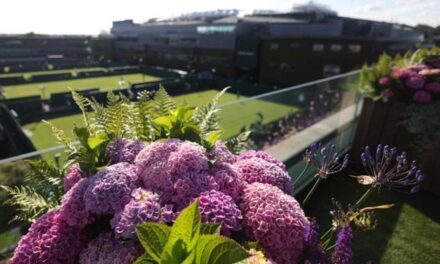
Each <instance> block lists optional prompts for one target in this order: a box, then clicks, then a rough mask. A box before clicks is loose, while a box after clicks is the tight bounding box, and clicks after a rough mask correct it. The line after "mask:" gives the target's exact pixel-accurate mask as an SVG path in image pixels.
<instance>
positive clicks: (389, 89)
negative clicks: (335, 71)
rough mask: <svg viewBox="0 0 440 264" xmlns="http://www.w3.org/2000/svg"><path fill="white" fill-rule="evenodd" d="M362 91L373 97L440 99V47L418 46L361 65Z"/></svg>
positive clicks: (414, 100) (415, 99)
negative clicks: (406, 51)
mask: <svg viewBox="0 0 440 264" xmlns="http://www.w3.org/2000/svg"><path fill="white" fill-rule="evenodd" d="M360 91H361V93H362V94H363V95H364V96H366V97H369V98H372V99H375V100H377V99H383V100H385V101H387V100H397V101H402V102H409V103H418V104H427V103H430V102H431V101H433V100H438V99H440V49H439V48H432V49H419V50H417V51H415V52H414V53H408V54H406V55H405V56H404V57H401V56H400V55H397V56H395V57H394V58H392V57H390V56H388V55H387V54H383V55H382V56H381V57H380V58H379V61H378V62H377V63H376V64H373V65H372V66H371V67H368V66H367V65H366V66H364V68H363V69H362V74H361V85H360Z"/></svg>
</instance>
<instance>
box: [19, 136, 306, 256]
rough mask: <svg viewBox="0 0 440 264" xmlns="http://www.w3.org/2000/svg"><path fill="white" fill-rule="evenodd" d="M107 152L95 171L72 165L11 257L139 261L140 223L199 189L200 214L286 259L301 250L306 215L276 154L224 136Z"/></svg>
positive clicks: (166, 214) (174, 208)
mask: <svg viewBox="0 0 440 264" xmlns="http://www.w3.org/2000/svg"><path fill="white" fill-rule="evenodd" d="M140 146H142V149H140V148H141V147H140ZM107 156H108V157H109V158H110V159H111V163H110V165H108V166H106V167H104V168H101V169H100V170H99V171H98V172H97V173H96V174H94V175H87V174H85V173H82V172H81V171H80V170H79V166H78V165H74V166H73V167H72V168H71V169H70V170H69V172H68V174H67V175H66V179H65V182H64V184H65V186H66V193H65V194H64V196H63V197H62V200H61V205H60V208H59V209H58V210H57V211H54V212H51V213H48V214H46V215H44V216H43V217H42V218H40V219H38V220H37V222H36V223H34V224H33V225H32V227H31V229H30V231H29V233H28V234H27V235H26V236H25V237H24V238H23V239H22V241H21V242H20V245H19V246H18V248H17V250H16V252H15V254H14V258H13V262H12V263H22V262H21V260H22V259H24V260H29V262H31V263H73V262H75V263H77V262H78V260H79V263H118V264H125V263H132V262H133V261H134V260H135V259H136V258H137V257H138V256H139V255H141V254H142V253H143V250H141V247H140V243H139V241H138V240H137V237H136V233H135V227H136V225H138V224H140V223H143V222H147V221H149V222H159V223H167V224H170V225H171V224H172V223H173V221H174V220H175V219H176V217H177V215H178V214H179V213H180V211H181V210H182V209H183V208H185V207H186V206H188V205H189V204H190V203H191V202H192V201H194V199H199V208H200V211H201V217H202V221H203V222H206V223H221V224H222V228H221V233H222V234H223V235H225V236H229V235H232V234H233V233H234V232H239V231H241V230H242V229H244V230H245V233H246V234H248V236H249V237H248V240H253V239H258V240H260V241H261V243H262V245H263V252H264V254H265V255H267V257H269V258H270V259H273V260H274V261H276V262H277V263H279V264H282V263H287V262H290V261H291V260H295V259H297V258H298V256H299V255H300V253H301V249H302V247H303V244H304V234H305V230H306V228H307V226H308V221H307V220H306V219H305V217H304V213H303V211H302V210H301V208H300V207H299V205H298V203H297V202H296V200H295V199H294V198H293V197H292V196H290V195H288V194H291V193H292V182H291V180H290V177H289V175H288V174H287V171H286V167H285V165H284V164H282V163H281V162H280V161H278V160H276V159H275V158H274V157H272V156H270V155H269V154H267V153H264V152H259V151H247V152H243V153H242V154H241V155H235V154H233V153H231V152H230V151H229V150H228V149H227V147H226V146H225V144H223V143H222V142H217V143H216V144H215V145H214V147H213V148H212V149H210V150H209V151H207V150H206V149H205V148H203V147H202V146H200V145H198V144H196V143H194V142H189V141H182V140H178V139H169V140H165V141H156V142H152V143H149V144H144V143H142V142H139V141H134V140H128V139H120V140H116V141H114V142H113V143H111V144H110V146H109V147H108V149H107ZM91 230H93V231H92V232H90V231H91ZM97 231H98V232H97ZM96 232H97V234H96ZM83 234H87V236H83ZM83 238H84V239H83ZM18 259H20V261H18Z"/></svg>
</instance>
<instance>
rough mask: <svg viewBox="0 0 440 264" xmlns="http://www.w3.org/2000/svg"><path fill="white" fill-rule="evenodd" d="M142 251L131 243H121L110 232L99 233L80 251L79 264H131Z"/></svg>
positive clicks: (137, 245)
mask: <svg viewBox="0 0 440 264" xmlns="http://www.w3.org/2000/svg"><path fill="white" fill-rule="evenodd" d="M143 252H144V250H143V249H142V247H141V246H140V245H139V244H138V243H135V242H133V241H122V240H119V239H117V238H115V237H114V236H113V235H112V234H111V233H110V232H106V233H101V234H100V235H99V236H98V237H97V238H95V239H94V240H92V241H90V242H89V244H88V245H87V247H86V248H84V249H83V250H82V251H81V254H80V256H79V264H131V263H133V262H134V261H135V260H136V259H137V258H138V257H139V256H141V255H142V253H143Z"/></svg>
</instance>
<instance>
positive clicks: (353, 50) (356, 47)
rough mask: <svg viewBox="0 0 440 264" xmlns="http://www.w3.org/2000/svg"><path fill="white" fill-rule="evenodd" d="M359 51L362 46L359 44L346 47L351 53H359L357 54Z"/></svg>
mask: <svg viewBox="0 0 440 264" xmlns="http://www.w3.org/2000/svg"><path fill="white" fill-rule="evenodd" d="M361 49H362V46H361V45H359V44H351V45H349V46H348V50H349V51H350V52H351V53H359V52H361Z"/></svg>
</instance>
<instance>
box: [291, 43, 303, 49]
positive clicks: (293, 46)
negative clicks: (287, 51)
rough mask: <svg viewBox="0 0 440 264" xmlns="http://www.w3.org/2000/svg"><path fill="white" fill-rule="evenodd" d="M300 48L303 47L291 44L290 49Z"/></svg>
mask: <svg viewBox="0 0 440 264" xmlns="http://www.w3.org/2000/svg"><path fill="white" fill-rule="evenodd" d="M300 47H301V45H300V44H299V43H291V44H290V48H292V49H297V48H300Z"/></svg>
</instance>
